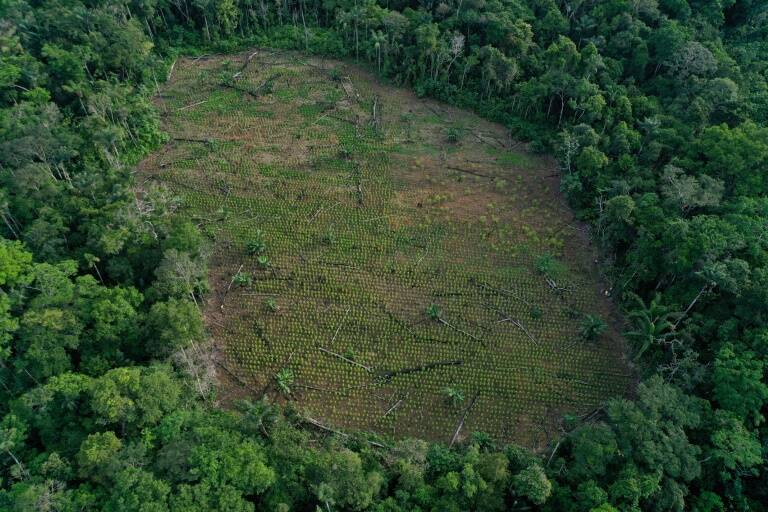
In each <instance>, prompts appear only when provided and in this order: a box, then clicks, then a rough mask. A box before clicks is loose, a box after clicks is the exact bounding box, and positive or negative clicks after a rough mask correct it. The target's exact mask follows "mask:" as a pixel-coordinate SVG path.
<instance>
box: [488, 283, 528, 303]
mask: <svg viewBox="0 0 768 512" xmlns="http://www.w3.org/2000/svg"><path fill="white" fill-rule="evenodd" d="M477 285H478V286H480V287H481V288H485V289H488V290H491V291H493V292H496V293H499V294H501V295H507V296H511V297H514V298H515V299H517V300H519V301H520V302H522V303H524V304H525V305H526V306H533V304H531V303H530V302H528V301H527V300H525V299H524V298H522V297H520V295H519V294H518V293H516V292H513V291H510V290H505V289H503V288H494V287H493V286H490V285H489V284H488V283H483V282H478V283H477Z"/></svg>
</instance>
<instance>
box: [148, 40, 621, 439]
mask: <svg viewBox="0 0 768 512" xmlns="http://www.w3.org/2000/svg"><path fill="white" fill-rule="evenodd" d="M158 103H159V107H160V109H161V110H162V111H163V112H164V113H165V122H166V129H167V130H168V132H169V133H170V134H171V135H172V137H173V140H172V141H171V142H170V143H169V144H168V145H167V146H166V147H165V148H163V149H162V150H160V151H159V152H157V153H156V154H154V155H152V156H151V157H149V158H148V159H147V160H146V161H144V162H143V163H142V164H141V165H140V168H139V172H140V173H142V174H143V175H144V176H145V177H147V178H149V179H156V180H159V181H161V182H164V183H166V184H167V185H168V186H169V187H170V188H171V189H172V190H174V191H175V192H176V193H178V194H179V195H180V196H181V197H182V199H183V205H184V206H183V214H184V215H188V216H190V217H191V218H193V219H195V220H196V221H197V222H199V224H200V225H201V226H202V228H203V230H204V232H205V233H206V234H207V235H208V236H209V237H210V238H211V239H212V241H213V242H212V245H213V251H214V252H213V258H212V267H211V283H212V286H213V288H214V291H213V293H212V294H211V295H210V298H209V301H208V304H207V306H206V318H207V323H208V328H209V329H210V331H211V333H212V335H213V337H214V339H215V340H216V342H217V344H218V346H219V348H220V350H221V359H222V360H221V363H222V365H224V366H225V367H226V368H228V371H223V372H221V375H222V381H223V383H222V386H223V391H222V392H223V396H224V398H225V399H226V398H228V397H232V396H245V395H249V394H254V393H261V392H263V391H265V392H266V393H267V394H269V395H271V396H273V397H275V398H276V399H280V400H282V399H290V400H294V401H295V402H296V403H297V405H298V406H299V408H300V409H301V410H302V411H304V414H305V415H306V416H307V417H309V418H313V419H314V420H316V421H318V422H320V423H322V424H324V425H327V426H331V427H334V428H342V427H343V428H355V429H365V430H373V431H377V432H382V433H388V434H392V435H396V436H405V435H414V436H420V437H425V438H430V439H435V440H444V441H446V442H450V441H451V440H452V438H453V437H454V434H455V432H456V430H457V427H458V426H459V424H460V423H461V420H462V418H465V422H464V424H463V426H462V427H461V429H460V432H459V434H458V436H457V437H458V438H461V437H463V436H465V435H466V434H467V433H468V432H471V431H473V430H482V431H485V432H488V433H489V434H491V435H492V436H494V437H495V438H496V439H498V440H504V441H510V440H513V441H517V442H520V443H523V444H526V445H528V446H532V447H535V446H538V445H541V444H542V443H544V442H546V440H547V439H548V438H550V436H551V434H553V433H554V428H555V427H554V426H555V424H556V422H557V421H558V420H559V418H560V417H562V415H563V414H566V413H569V414H576V415H582V414H588V413H590V412H591V411H592V410H593V409H594V408H595V407H596V406H597V405H598V404H600V402H601V401H603V400H604V399H606V398H608V397H610V396H615V395H621V394H624V393H626V392H627V391H628V390H629V388H630V386H631V383H632V379H633V378H632V375H631V372H630V370H629V368H628V367H627V365H626V364H625V362H624V358H623V352H622V350H623V345H622V340H621V339H620V337H619V336H618V334H617V333H616V331H615V330H614V329H613V328H612V327H611V326H610V325H611V323H612V322H611V316H612V312H611V308H610V305H609V303H608V301H607V300H606V298H605V297H604V292H603V288H601V285H600V281H599V278H598V275H597V271H596V269H595V268H594V265H593V260H594V257H595V256H594V254H593V252H592V250H591V249H590V248H589V246H588V241H587V237H586V236H585V234H584V233H583V232H582V230H581V228H580V226H579V225H577V224H576V223H575V222H574V220H573V218H572V215H571V213H570V212H569V210H568V208H567V207H566V206H564V205H563V203H562V200H561V198H560V196H559V194H558V192H557V180H558V178H557V176H556V175H555V171H554V165H553V163H552V162H551V161H549V160H548V159H545V158H541V157H536V156H533V155H531V154H528V153H527V152H526V151H525V149H524V146H523V145H520V144H517V143H515V142H514V141H512V140H511V139H510V137H509V134H508V133H507V132H506V130H505V129H504V128H503V127H501V126H499V125H495V124H492V123H488V122H485V121H483V120H481V119H480V118H478V117H477V116H475V115H473V114H470V113H467V112H464V111H460V110H457V109H454V108H450V107H447V106H445V105H442V104H439V103H436V102H433V101H426V100H422V99H419V98H417V97H416V96H414V95H413V94H412V93H410V92H408V91H404V90H401V89H396V88H393V87H389V86H384V85H381V84H380V83H378V82H377V81H376V80H375V79H374V78H372V77H371V76H370V75H368V74H367V73H365V72H364V71H362V70H360V69H359V68H356V67H354V66H350V65H347V64H343V63H340V62H332V61H321V60H319V59H310V58H306V57H302V56H300V55H296V54H290V53H282V52H274V51H268V50H264V51H258V52H256V53H254V52H248V53H245V54H242V55H231V56H221V57H207V58H202V59H182V60H180V61H179V62H177V64H176V66H175V68H174V70H173V75H172V78H171V80H170V82H169V83H168V84H167V85H166V86H165V87H164V89H163V91H162V94H161V96H160V97H159V99H158ZM586 315H597V316H600V317H602V318H603V319H605V321H606V322H608V324H609V328H608V330H607V331H606V332H605V333H604V334H603V335H602V336H600V337H599V339H597V340H595V341H587V340H585V339H583V338H582V337H581V336H580V335H579V329H580V326H581V325H582V324H583V321H584V318H585V317H586ZM230 372H231V373H230ZM233 376H234V377H233ZM276 376H279V378H276ZM278 381H280V382H282V383H283V384H287V387H288V388H289V389H290V393H288V392H287V390H285V389H282V390H281V389H280V386H279V385H278ZM446 388H453V389H454V390H456V391H459V392H460V394H462V395H463V396H464V400H463V401H462V400H453V401H452V400H449V399H448V398H447V397H446V393H445V389H446Z"/></svg>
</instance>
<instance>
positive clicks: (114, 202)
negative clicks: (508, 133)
mask: <svg viewBox="0 0 768 512" xmlns="http://www.w3.org/2000/svg"><path fill="white" fill-rule="evenodd" d="M255 45H256V46H275V47H283V48H294V49H298V50H304V51H308V52H313V53H319V54H324V55H330V56H335V57H346V58H350V59H354V60H357V61H360V62H367V63H368V65H369V66H370V67H371V68H372V69H373V70H375V71H376V72H378V73H380V74H381V75H382V76H383V77H386V78H388V79H390V80H392V81H393V82H395V83H398V84H404V85H408V86H410V87H413V88H415V90H416V91H417V92H419V93H420V94H424V95H431V96H434V97H436V98H439V99H442V100H445V101H448V102H451V103H454V104H457V105H460V106H463V107H469V108H472V109H474V110H476V111H477V112H480V113H481V114H482V115H484V116H486V117H488V118H491V119H494V120H497V121H500V122H503V123H504V124H505V125H507V126H508V127H509V128H510V129H511V130H512V131H513V133H514V134H515V135H516V136H517V137H520V138H525V139H527V140H530V141H531V144H532V147H533V148H535V149H537V150H538V151H541V152H551V153H553V154H555V155H557V158H558V162H559V166H560V172H561V175H562V176H561V183H562V190H563V191H564V192H565V194H566V195H567V197H568V198H569V200H570V202H571V204H572V205H573V207H574V208H575V209H576V210H577V211H578V212H579V215H580V217H581V218H582V219H584V220H585V221H588V222H589V223H590V225H591V227H592V233H593V238H594V240H595V241H596V243H598V244H599V245H600V248H601V251H602V252H601V254H602V256H603V260H604V261H603V263H604V265H605V271H606V272H607V273H608V274H609V277H610V282H611V284H612V288H611V293H612V294H613V296H614V297H615V298H616V300H617V301H620V303H621V305H622V306H623V307H624V308H625V311H626V318H627V324H628V325H627V333H626V336H627V338H628V339H629V340H630V342H631V344H632V347H633V351H634V352H633V357H634V358H635V361H636V362H637V365H638V367H639V368H640V369H641V371H642V372H643V383H642V384H640V386H639V388H638V390H637V393H636V396H635V397H634V400H624V399H616V400H612V401H609V402H608V403H607V404H606V405H605V407H604V408H602V409H601V410H599V411H597V413H596V414H594V415H591V416H590V417H588V418H564V420H563V424H562V437H561V438H560V439H559V440H555V441H554V442H553V445H552V449H551V450H550V451H549V452H548V453H544V454H533V453H530V452H528V451H526V450H524V449H522V448H519V447H515V446H509V447H502V446H497V445H496V444H495V443H494V442H493V440H492V439H489V438H488V436H485V435H483V434H476V435H474V436H473V437H472V439H471V440H470V441H468V442H467V443H465V444H464V445H462V446H460V447H458V448H454V449H451V450H449V449H448V448H446V447H444V446H441V445H428V444H427V443H424V442H421V441H399V442H389V441H386V442H384V443H380V442H377V443H376V444H371V443H369V442H368V440H367V438H366V437H365V436H363V435H354V436H351V437H340V436H336V437H334V436H331V437H317V436H315V435H314V434H313V432H312V431H311V430H306V429H304V428H303V427H302V426H301V425H298V424H297V421H296V418H295V415H293V413H292V412H291V411H290V408H289V409H288V410H285V411H281V410H280V409H278V408H276V407H274V406H272V405H270V404H267V403H264V402H256V401H254V402H245V403H242V404H241V405H240V406H239V408H238V409H237V410H234V411H221V410H218V409H216V408H214V407H211V405H210V403H211V402H212V398H213V396H214V394H215V389H214V388H213V387H211V382H209V381H208V380H206V379H204V378H201V375H200V371H201V368H202V369H204V368H205V366H206V364H207V363H206V361H205V359H204V356H202V355H201V354H204V352H205V351H204V350H203V349H201V348H200V347H201V346H203V344H204V333H203V325H202V320H201V318H200V313H199V309H198V303H199V302H200V300H201V298H202V296H203V295H204V294H205V292H206V289H207V281H206V274H207V273H206V257H207V249H206V241H205V238H204V237H203V236H202V235H201V234H200V233H199V231H198V229H197V228H196V226H195V225H193V224H192V223H190V222H189V221H188V220H186V219H183V218H179V217H177V216H174V215H173V212H174V211H175V209H176V207H177V206H178V205H177V200H176V198H175V197H173V196H172V195H171V194H169V193H168V191H167V190H164V189H163V188H162V187H156V188H152V189H150V190H148V191H147V192H146V193H145V194H141V195H137V194H135V193H134V189H133V185H134V183H133V175H132V172H131V165H132V164H133V163H135V162H136V161H137V159H138V158H139V157H140V156H141V155H143V154H145V153H146V152H147V151H149V150H151V149H153V148H155V147H157V146H158V145H159V144H160V143H162V141H163V138H164V135H163V134H162V133H161V131H160V129H159V120H158V113H157V112H156V111H155V110H154V109H153V107H152V105H151V103H150V101H149V100H150V97H151V95H153V94H155V93H156V92H157V90H158V87H159V86H158V84H159V83H161V82H162V81H163V80H164V79H165V78H166V77H167V74H168V71H169V69H170V67H171V63H172V62H173V60H174V58H175V56H176V55H178V54H180V53H190V52H208V51H226V50H232V49H235V48H241V47H247V46H255ZM767 68H768V5H766V4H765V3H764V2H760V1H757V0H752V1H750V0H743V1H737V0H690V1H687V0H605V1H597V0H573V1H556V0H449V1H445V2H436V1H427V0H425V1H420V2H415V1H397V0H393V1H390V2H384V1H382V2H376V1H374V0H343V1H335V0H325V1H322V2H319V1H298V2H294V1H288V0H286V1H283V2H266V1H263V0H259V1H255V0H242V1H239V0H192V1H187V0H172V1H167V0H160V1H154V0H145V1H122V0H107V1H98V0H97V1H81V0H52V1H44V0H41V1H24V0H0V181H1V184H0V187H1V188H0V216H1V217H2V223H0V229H2V236H3V238H2V241H0V290H1V291H0V363H1V364H0V396H1V398H0V416H2V420H0V451H1V452H2V456H0V475H1V477H2V479H1V480H0V485H2V489H1V490H0V509H3V510H18V511H22V510H23V511H26V510H50V511H54V510H57V511H58V510H62V511H64V510H66V511H75V510H113V511H136V510H142V511H165V510H173V511H182V510H183V511H190V510H201V511H202V510H222V511H223V510H226V511H234V510H243V511H246V510H254V509H258V510H315V509H317V510H327V511H331V510H380V511H396V510H507V509H511V510H515V509H519V510H526V509H531V508H541V509H543V510H553V511H555V510H557V511H570V510H573V511H576V510H599V511H606V512H607V511H610V510H684V509H688V510H696V511H702V512H703V511H720V510H765V509H766V505H765V504H766V503H768V475H767V474H766V472H767V471H768V467H766V455H767V454H768V427H767V426H766V422H765V413H766V404H767V403H768V378H766V370H767V368H766V366H767V364H768V293H767V292H766V290H768V198H767V194H766V193H767V192H768V128H766V126H765V121H766V116H767V115H768V81H767V80H766V72H767ZM379 444H385V446H386V448H384V449H382V448H380V447H379V446H378V445H379Z"/></svg>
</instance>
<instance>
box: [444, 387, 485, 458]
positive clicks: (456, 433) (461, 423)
mask: <svg viewBox="0 0 768 512" xmlns="http://www.w3.org/2000/svg"><path fill="white" fill-rule="evenodd" d="M478 398H480V393H477V394H475V396H474V397H473V398H472V401H471V402H469V405H468V406H467V408H466V409H464V414H462V415H461V420H459V424H458V425H457V426H456V430H455V431H454V433H453V437H452V438H451V444H450V445H448V447H449V448H452V447H453V445H454V444H455V443H456V440H457V439H458V438H459V433H460V432H461V429H462V427H464V422H465V421H466V419H467V416H468V415H469V413H470V411H471V410H472V408H473V407H474V406H475V403H477V399H478Z"/></svg>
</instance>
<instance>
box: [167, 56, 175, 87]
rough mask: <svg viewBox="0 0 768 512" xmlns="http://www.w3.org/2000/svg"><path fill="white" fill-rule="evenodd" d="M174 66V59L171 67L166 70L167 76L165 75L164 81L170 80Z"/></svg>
mask: <svg viewBox="0 0 768 512" xmlns="http://www.w3.org/2000/svg"><path fill="white" fill-rule="evenodd" d="M175 67H176V61H175V60H174V61H173V64H171V69H169V70H168V76H167V77H166V79H165V81H166V82H170V81H171V75H172V74H173V68H175Z"/></svg>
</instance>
